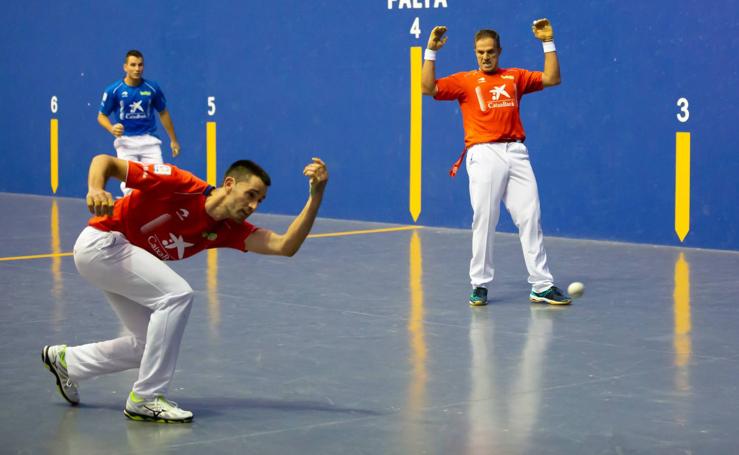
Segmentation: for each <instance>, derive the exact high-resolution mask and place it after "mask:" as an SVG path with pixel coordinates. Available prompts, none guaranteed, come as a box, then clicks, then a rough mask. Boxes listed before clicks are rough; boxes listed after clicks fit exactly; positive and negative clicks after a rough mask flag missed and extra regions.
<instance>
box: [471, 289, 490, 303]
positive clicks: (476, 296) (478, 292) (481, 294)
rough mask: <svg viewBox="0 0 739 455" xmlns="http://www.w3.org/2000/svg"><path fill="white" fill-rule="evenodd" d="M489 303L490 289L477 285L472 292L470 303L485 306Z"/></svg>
mask: <svg viewBox="0 0 739 455" xmlns="http://www.w3.org/2000/svg"><path fill="white" fill-rule="evenodd" d="M487 304H488V290H487V289H485V288H482V287H476V288H475V289H473V290H472V294H470V305H472V306H484V305H487Z"/></svg>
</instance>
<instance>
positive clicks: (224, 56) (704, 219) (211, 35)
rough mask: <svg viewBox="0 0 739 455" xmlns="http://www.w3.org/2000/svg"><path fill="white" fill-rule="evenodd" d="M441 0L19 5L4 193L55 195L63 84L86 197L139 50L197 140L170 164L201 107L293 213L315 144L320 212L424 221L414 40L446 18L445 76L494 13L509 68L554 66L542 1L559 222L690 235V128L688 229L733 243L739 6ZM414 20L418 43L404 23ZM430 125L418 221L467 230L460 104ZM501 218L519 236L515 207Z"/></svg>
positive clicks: (546, 180)
mask: <svg viewBox="0 0 739 455" xmlns="http://www.w3.org/2000/svg"><path fill="white" fill-rule="evenodd" d="M416 2H418V3H424V1H423V0H421V1H420V2H419V0H416ZM430 3H431V5H433V4H434V0H431V2H430ZM446 3H447V4H448V7H447V8H429V9H408V8H404V9H398V6H399V2H397V1H393V4H392V6H393V8H392V9H388V3H387V0H352V1H339V0H331V1H312V2H307V1H299V0H284V1H278V0H275V1H273V2H250V1H212V2H196V1H192V0H187V1H179V2H139V1H130V2H127V3H125V4H124V3H120V2H108V1H95V2H81V1H80V2H77V1H75V2H69V1H62V2H39V1H30V2H12V3H10V4H8V5H6V6H5V7H4V9H5V13H6V18H8V19H9V20H8V21H6V23H5V24H4V27H3V28H2V29H0V56H2V62H3V63H2V69H3V71H2V72H0V87H1V89H0V90H2V100H3V104H4V109H2V110H0V147H1V148H2V155H3V166H2V167H0V191H8V192H20V193H34V194H51V189H50V185H49V119H50V118H51V117H52V114H51V112H50V109H49V100H50V98H51V97H52V96H57V97H58V100H59V111H58V113H57V114H56V115H54V117H55V118H58V119H59V125H60V139H59V141H60V160H61V165H60V187H59V190H58V192H57V194H59V195H63V196H83V195H84V194H85V192H86V171H87V165H88V163H89V160H90V158H91V157H92V156H94V155H95V154H97V153H103V152H105V153H114V150H113V147H112V139H113V138H112V137H111V136H110V135H109V134H108V133H107V132H106V131H104V130H103V129H102V128H100V127H99V126H98V125H97V122H96V120H95V119H96V115H97V109H98V104H99V101H100V96H101V93H102V89H103V88H104V87H105V86H106V85H107V84H109V83H111V82H112V81H113V80H115V79H116V78H118V77H119V76H120V75H122V72H121V70H120V68H121V65H122V58H123V55H124V54H125V52H126V51H127V50H128V49H130V48H138V49H141V50H142V51H143V52H144V54H145V56H146V73H145V76H146V77H148V78H151V79H154V80H156V81H158V82H159V83H160V84H161V86H162V87H163V88H164V91H165V93H166V94H167V97H168V100H169V109H170V112H171V114H172V117H173V119H174V123H175V127H176V130H177V132H178V136H179V139H180V142H181V144H182V146H183V152H182V155H181V156H180V157H178V158H177V159H176V160H174V163H175V164H177V165H179V166H181V167H184V168H186V169H189V170H192V171H194V172H195V173H196V174H199V175H201V176H202V177H205V122H206V121H209V120H213V121H216V122H217V124H218V165H219V169H220V170H223V168H224V167H225V166H226V165H228V164H229V163H230V162H231V161H233V160H235V159H239V158H243V157H248V158H252V159H254V160H256V161H258V162H260V163H262V164H263V165H264V166H265V168H267V170H268V171H269V172H270V173H271V174H272V176H273V179H274V184H273V187H272V189H271V192H270V196H269V198H268V200H267V202H266V203H265V204H264V205H263V207H262V210H263V211H265V212H271V213H295V212H296V211H297V210H298V209H299V208H300V207H301V206H302V204H303V202H304V200H305V193H306V184H305V182H304V179H303V177H302V175H301V169H302V166H303V164H305V163H306V162H307V161H308V160H309V159H310V157H311V156H314V155H319V156H321V157H323V158H324V159H325V160H326V161H327V162H328V163H329V165H330V169H331V172H332V180H331V183H330V187H329V188H330V194H329V197H328V198H327V200H326V202H325V206H324V207H323V208H322V211H321V215H322V216H327V217H336V218H352V219H361V220H374V221H387V222H397V223H410V222H412V220H411V218H410V214H409V212H408V166H409V160H408V148H409V137H408V136H409V105H410V102H409V84H410V82H409V78H410V74H409V50H408V49H409V47H411V46H423V45H425V42H426V38H427V36H428V32H429V30H430V29H431V27H432V26H433V25H436V24H444V25H447V26H448V27H449V42H448V44H447V45H446V46H445V48H444V49H443V50H442V51H441V53H440V55H439V61H438V65H437V66H438V74H439V75H446V74H449V73H453V72H457V71H462V70H467V69H472V68H474V66H475V59H474V55H473V53H472V34H473V33H474V31H475V30H476V29H479V28H485V27H492V28H495V29H497V30H498V31H499V32H500V33H501V35H502V45H503V48H504V52H503V55H502V61H501V64H502V66H517V67H524V68H530V69H540V68H541V67H542V63H543V56H542V52H541V46H540V45H539V43H538V41H536V40H535V39H534V38H533V36H532V35H531V31H530V24H531V21H532V20H533V19H535V18H538V17H544V16H545V17H548V18H550V19H551V21H552V23H553V25H554V28H555V37H556V43H557V49H558V52H559V57H560V61H561V64H562V75H563V84H562V85H561V86H559V87H556V88H553V89H548V90H546V91H544V92H541V93H536V94H533V95H529V96H527V97H525V98H524V102H523V112H522V114H523V115H522V117H523V121H524V125H525V127H526V130H527V133H528V137H529V139H528V141H527V144H528V146H529V150H530V153H531V157H532V161H533V164H534V169H535V171H536V172H537V177H538V180H539V187H540V193H541V199H542V210H543V224H544V231H545V233H546V234H548V235H561V236H569V237H581V238H593V239H612V240H626V241H636V242H648V243H659V244H668V245H678V244H680V242H679V240H678V239H677V237H676V235H675V233H674V228H673V224H674V179H675V171H674V169H675V133H676V132H677V131H689V132H691V135H692V144H691V145H692V207H691V231H690V233H689V235H688V237H687V238H686V240H685V243H684V244H685V245H687V246H700V247H709V248H725V249H739V236H738V235H737V226H738V225H739V210H737V209H736V200H737V198H738V196H739V178H737V175H739V157H737V146H736V145H735V144H736V140H737V137H738V136H737V134H736V131H735V130H736V129H737V109H738V108H737V106H739V90H737V83H738V82H739V77H738V74H737V73H738V67H739V64H737V54H739V13H738V11H739V6H737V4H736V2H733V1H729V0H717V1H713V2H700V3H699V2H697V1H687V0H682V1H676V2H675V1H670V2H668V1H653V2H641V1H639V2H637V1H619V2H617V1H599V2H583V1H575V0H560V1H558V2H552V1H521V2H516V4H515V5H513V6H512V7H511V9H510V10H506V9H504V8H501V9H498V8H496V7H495V6H494V5H493V4H492V3H489V2H480V1H476V0H475V1H471V0H470V1H462V0H447V2H446ZM120 5H125V6H120ZM416 16H418V17H419V18H420V25H421V29H422V35H421V37H420V38H419V39H416V37H415V36H413V35H411V34H410V33H409V30H410V27H411V23H412V22H413V19H414V18H415V17H416ZM209 96H215V98H216V103H217V111H216V114H215V116H214V117H208V115H207V102H206V100H207V97H209ZM681 97H685V98H687V99H688V100H689V102H690V118H689V120H688V122H687V123H680V122H678V120H677V119H676V114H677V113H678V111H679V109H678V107H677V106H676V101H677V100H678V99H679V98H681ZM423 131H424V135H423V210H422V213H421V216H420V218H419V220H418V222H419V223H420V224H424V225H436V226H451V227H468V226H469V224H470V222H471V217H472V215H471V209H470V208H469V199H468V195H467V177H466V174H465V172H464V171H463V170H462V171H461V172H460V174H459V175H458V177H457V178H456V179H450V178H449V177H448V175H447V170H448V168H449V166H450V165H451V163H452V162H453V161H454V160H455V159H456V157H457V155H458V153H459V151H460V149H461V146H462V138H463V133H462V128H461V119H460V117H459V112H458V108H457V105H456V104H455V103H448V102H447V103H442V102H436V101H433V100H431V99H429V98H425V99H424V106H423ZM162 134H164V132H163V131H162ZM164 136H165V138H166V134H164ZM167 142H168V141H166V140H165V143H167ZM168 153H169V150H168V147H167V150H166V151H165V154H168ZM501 229H502V230H505V231H513V229H514V228H513V226H512V224H511V222H510V219H509V218H506V217H504V218H503V219H502V221H501Z"/></svg>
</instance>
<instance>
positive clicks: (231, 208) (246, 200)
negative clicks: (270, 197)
mask: <svg viewBox="0 0 739 455" xmlns="http://www.w3.org/2000/svg"><path fill="white" fill-rule="evenodd" d="M228 197H229V201H228V203H227V209H228V215H229V218H231V219H232V220H234V221H237V222H239V223H243V222H244V220H246V219H247V218H249V216H250V215H251V214H252V213H254V211H255V210H256V209H257V207H259V204H261V203H262V201H264V198H265V197H267V185H265V184H264V182H263V181H262V179H260V178H259V177H257V176H256V175H250V176H249V179H248V180H246V181H242V182H236V183H234V184H233V185H231V190H230V192H229V193H228Z"/></svg>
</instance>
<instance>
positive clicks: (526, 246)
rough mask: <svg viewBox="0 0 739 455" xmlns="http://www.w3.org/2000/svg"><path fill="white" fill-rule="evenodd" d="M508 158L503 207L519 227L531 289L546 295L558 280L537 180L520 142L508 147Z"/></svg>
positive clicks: (523, 146)
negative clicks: (552, 267)
mask: <svg viewBox="0 0 739 455" xmlns="http://www.w3.org/2000/svg"><path fill="white" fill-rule="evenodd" d="M508 157H509V160H510V163H511V168H510V174H509V177H508V185H507V187H506V191H505V194H504V195H503V203H504V204H505V206H506V208H507V209H508V212H509V213H510V214H511V218H512V219H513V223H514V224H515V225H516V227H518V237H519V239H520V240H521V248H522V250H523V258H524V261H525V262H526V269H527V270H528V272H529V283H530V284H531V288H532V290H534V291H535V292H542V291H545V290H547V289H549V288H550V287H551V286H552V283H553V281H554V280H553V278H552V274H551V273H550V272H549V267H548V266H547V253H546V251H545V250H544V233H543V232H542V229H541V208H540V205H539V189H538V186H537V184H536V177H535V176H534V170H533V169H532V167H531V162H530V161H529V152H528V149H527V148H526V146H525V145H523V144H521V143H516V142H513V143H510V144H508Z"/></svg>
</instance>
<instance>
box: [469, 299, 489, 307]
mask: <svg viewBox="0 0 739 455" xmlns="http://www.w3.org/2000/svg"><path fill="white" fill-rule="evenodd" d="M487 304H488V301H487V300H480V301H472V300H470V306H485V305H487Z"/></svg>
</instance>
